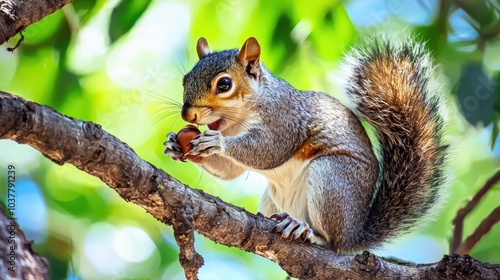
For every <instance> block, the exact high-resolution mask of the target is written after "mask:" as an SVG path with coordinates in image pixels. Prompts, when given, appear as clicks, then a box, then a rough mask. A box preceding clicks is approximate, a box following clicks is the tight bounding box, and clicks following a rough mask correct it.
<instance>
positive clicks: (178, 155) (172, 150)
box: [163, 132, 186, 161]
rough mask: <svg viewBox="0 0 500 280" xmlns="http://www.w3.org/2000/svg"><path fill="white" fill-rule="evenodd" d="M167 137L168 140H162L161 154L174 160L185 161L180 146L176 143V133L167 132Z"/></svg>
mask: <svg viewBox="0 0 500 280" xmlns="http://www.w3.org/2000/svg"><path fill="white" fill-rule="evenodd" d="M167 139H168V140H166V141H164V142H163V146H165V150H164V151H163V154H164V155H166V156H169V157H172V159H173V160H175V161H186V158H185V157H184V154H183V153H182V150H181V146H180V145H179V143H177V134H176V133H175V132H169V133H168V134H167Z"/></svg>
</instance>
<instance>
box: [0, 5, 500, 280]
mask: <svg viewBox="0 0 500 280" xmlns="http://www.w3.org/2000/svg"><path fill="white" fill-rule="evenodd" d="M469 2H471V3H473V4H472V5H467V3H469ZM457 3H461V5H460V6H458V5H457ZM464 3H465V4H464ZM499 7H500V5H499V3H498V1H489V2H483V1H443V2H440V1H431V0H427V1H402V0H399V1H398V0H378V1H368V0H366V1H361V0H359V1H347V2H340V1H324V0H323V1H264V0H261V1H257V0H250V1H244V0H222V1H193V0H191V1H169V0H158V1H127V0H123V1H83V0H76V1H75V2H74V3H73V4H71V5H68V6H67V7H65V8H64V9H63V10H59V11H57V12H56V13H54V14H52V15H50V16H48V17H46V18H44V19H43V20H42V21H40V22H38V23H36V24H34V25H32V26H30V27H28V28H27V29H26V30H25V32H24V36H25V40H24V42H23V43H22V44H21V47H20V48H19V49H17V50H15V51H14V53H9V52H7V51H4V50H0V90H3V91H7V92H10V93H13V94H17V95H20V96H22V97H24V98H27V99H30V100H34V101H36V102H38V103H40V104H45V105H48V106H51V107H53V108H55V109H56V110H57V111H59V112H61V113H64V114H66V115H69V116H72V117H75V118H80V119H84V120H87V121H93V122H95V123H98V124H100V125H102V127H103V128H104V129H105V130H107V131H108V132H110V133H112V134H114V135H115V136H117V137H118V138H120V139H121V140H122V141H124V142H126V143H127V144H128V145H130V146H131V147H132V148H133V149H134V150H135V151H136V152H137V153H138V154H139V156H141V157H142V158H143V159H145V160H147V161H149V162H151V163H153V164H154V165H156V166H158V167H160V168H162V169H164V170H165V171H166V172H168V173H169V174H171V175H173V176H174V177H176V178H178V179H179V180H181V181H182V182H183V183H186V184H189V185H190V186H192V187H194V188H200V189H203V190H204V191H206V192H208V193H211V194H214V195H217V196H220V197H221V198H222V199H224V200H225V201H228V202H231V203H233V204H235V205H238V206H242V207H244V208H246V209H247V210H249V211H252V212H256V211H257V205H258V201H259V197H260V194H261V193H262V191H263V185H264V184H265V182H264V181H263V179H262V178H261V177H259V176H254V175H250V176H246V175H245V176H243V178H240V179H237V180H234V181H231V182H221V181H219V180H215V179H213V178H212V177H211V176H210V175H209V174H207V173H205V172H201V171H200V170H199V169H198V168H197V167H195V166H194V165H193V164H191V163H175V162H173V161H172V160H171V159H169V158H167V157H165V156H163V154H162V151H163V146H162V144H161V143H162V142H163V141H164V139H165V134H166V133H167V132H170V131H178V130H179V129H180V128H181V127H182V126H183V125H184V124H185V123H184V122H183V121H182V120H181V118H180V115H179V113H180V106H179V104H180V102H182V85H181V80H182V76H183V75H184V74H185V73H186V72H187V71H189V69H190V68H191V67H192V66H193V65H194V64H195V63H196V61H197V56H196V51H195V44H196V40H197V39H198V38H199V37H200V36H204V37H206V38H207V40H208V42H209V45H210V47H211V49H212V50H221V49H227V48H239V47H240V46H241V45H242V44H243V42H244V41H245V39H246V38H248V37H249V36H255V37H256V38H257V39H258V40H259V43H260V44H261V47H262V54H261V59H262V61H263V62H264V63H265V64H266V65H267V67H268V68H269V69H271V71H272V72H273V73H274V74H275V75H276V76H279V77H281V78H283V79H285V80H287V81H288V82H290V83H291V84H292V85H293V86H295V87H296V88H299V89H313V90H318V91H325V92H329V93H332V95H335V94H336V92H338V90H339V89H338V87H337V86H336V84H335V79H336V77H338V71H339V67H338V66H339V65H338V62H339V59H340V58H341V56H342V54H343V53H345V52H346V51H348V50H349V48H350V47H351V46H352V45H353V44H355V42H356V41H357V40H358V39H360V38H364V37H366V36H369V35H372V34H373V33H374V32H378V31H384V32H402V33H413V34H417V38H419V40H421V41H424V42H426V44H427V46H428V48H429V50H430V51H431V52H432V56H433V58H434V60H435V62H436V64H439V66H438V67H437V68H438V70H439V71H441V72H443V73H444V74H445V78H444V84H445V85H444V87H445V88H447V89H448V91H449V92H450V95H451V96H452V98H451V100H450V102H449V104H447V107H448V108H449V119H450V121H449V122H450V123H449V127H450V128H449V132H448V135H449V139H450V141H451V142H452V143H453V147H454V154H453V159H452V162H453V166H451V167H450V176H451V177H452V178H454V179H453V184H452V186H450V188H449V189H447V190H446V192H447V194H448V199H447V200H446V201H443V202H441V204H442V207H441V210H440V211H438V212H437V213H436V215H435V217H434V219H430V221H429V222H428V223H426V224H425V225H423V226H422V227H421V230H419V231H416V232H415V233H412V234H409V235H405V236H403V237H401V238H400V240H397V241H395V242H393V243H391V244H389V245H387V246H386V247H384V248H383V249H381V250H378V251H377V252H378V253H380V254H383V255H390V256H397V257H399V258H401V259H405V260H411V261H415V262H433V261H437V260H439V258H440V257H441V256H442V254H445V253H447V246H448V243H449V240H450V237H451V232H452V229H453V227H452V224H451V221H452V220H453V217H454V215H455V214H456V211H457V210H458V209H459V207H461V206H463V205H464V203H465V202H466V201H467V199H469V198H470V196H471V195H472V194H473V193H475V191H477V189H478V188H479V187H480V186H481V185H482V184H484V182H485V181H486V180H487V178H488V177H489V176H491V175H492V174H493V173H494V172H495V171H496V170H498V168H499V166H500V144H497V145H495V142H498V141H497V138H496V136H497V135H498V125H499V116H500V114H499V111H500V101H499V97H500V91H499V83H500V72H499V69H500V40H499V39H498V36H497V34H498V33H499V32H500V23H499V20H498V16H497V15H498V12H499V10H500V8H499ZM18 39H19V36H16V37H14V38H12V39H11V40H10V41H9V43H8V44H4V46H2V47H3V48H4V49H5V48H6V47H8V46H13V45H14V44H15V43H16V42H17V40H18ZM8 164H12V165H14V166H15V167H16V171H17V175H18V179H17V182H16V195H17V206H16V215H17V217H18V220H19V223H20V225H21V227H22V228H23V230H24V231H25V233H26V235H27V237H28V239H33V240H34V241H35V245H34V248H35V250H36V251H37V252H38V253H40V254H41V255H43V256H45V257H47V258H48V260H49V261H50V265H51V271H50V279H182V278H183V272H182V270H181V268H180V266H179V264H178V261H177V245H176V244H175V240H174V238H173V235H172V230H171V228H169V227H166V226H164V225H163V224H160V223H159V222H157V221H156V220H155V219H153V218H151V217H150V216H149V215H148V214H146V213H145V211H144V210H143V209H141V208H139V207H136V206H134V205H132V204H129V203H126V202H125V201H122V200H121V199H120V198H119V197H118V195H117V194H116V193H115V192H114V191H113V190H111V189H110V188H108V187H107V186H105V185H104V184H103V183H102V182H100V181H99V180H98V179H96V178H94V177H91V176H89V175H87V174H85V173H83V172H81V171H79V170H77V169H76V168H74V167H73V166H69V165H64V166H58V165H56V164H54V163H53V162H51V161H49V160H47V159H45V158H44V157H43V156H41V155H40V153H39V152H37V151H36V150H34V149H32V148H31V147H28V146H25V145H19V144H17V143H15V142H13V141H7V140H1V141H0V170H2V168H3V170H4V171H0V180H1V181H0V182H4V183H0V198H1V200H4V199H5V197H6V188H5V187H6V185H7V184H6V174H7V165H8ZM498 196H499V190H498V187H497V188H495V189H493V190H492V191H491V192H490V193H489V194H488V195H487V197H486V198H485V199H484V201H482V202H481V204H480V205H479V206H478V208H477V209H475V210H474V211H473V212H472V214H471V215H470V216H469V217H468V219H467V220H466V223H465V235H467V234H470V233H471V232H472V231H473V230H474V229H475V227H476V226H477V225H478V224H479V223H480V221H481V220H482V219H483V218H484V217H485V216H486V215H487V214H489V213H490V211H491V210H492V209H493V208H494V207H496V206H498V204H499V201H500V200H499V199H498ZM499 237H500V227H499V226H498V225H497V226H495V227H493V229H492V231H491V232H490V233H489V234H488V235H487V236H485V237H484V238H483V240H481V242H480V243H479V244H478V245H477V246H476V247H475V248H474V250H473V251H472V253H471V255H472V256H474V257H476V258H478V259H480V260H483V261H487V262H491V263H499V262H500V238H499ZM196 248H197V250H198V251H199V252H200V253H201V254H202V255H203V257H204V258H205V265H204V266H203V267H202V269H201V270H200V278H201V279H224V278H227V279H284V278H285V276H286V274H285V273H284V272H283V271H282V270H281V269H280V268H279V267H278V266H277V265H276V264H274V263H272V262H270V261H268V260H265V259H263V258H261V257H258V256H255V255H252V254H249V253H245V252H241V251H239V250H237V249H234V248H227V247H225V246H221V245H217V244H214V243H213V242H211V241H210V240H207V239H206V238H204V237H201V236H198V237H197V241H196Z"/></svg>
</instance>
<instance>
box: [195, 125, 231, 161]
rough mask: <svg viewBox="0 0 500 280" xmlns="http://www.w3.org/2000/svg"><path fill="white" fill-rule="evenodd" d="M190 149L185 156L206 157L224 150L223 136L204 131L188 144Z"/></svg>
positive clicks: (218, 132)
mask: <svg viewBox="0 0 500 280" xmlns="http://www.w3.org/2000/svg"><path fill="white" fill-rule="evenodd" d="M190 143H191V146H192V149H191V151H189V152H188V153H187V154H186V155H189V156H200V157H207V156H210V155H213V154H216V153H223V152H225V150H226V141H225V139H224V136H222V134H221V133H220V131H217V130H205V131H204V132H203V133H202V134H200V135H199V136H198V137H196V138H195V139H194V140H193V141H191V142H190Z"/></svg>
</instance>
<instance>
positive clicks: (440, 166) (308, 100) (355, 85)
mask: <svg viewBox="0 0 500 280" xmlns="http://www.w3.org/2000/svg"><path fill="white" fill-rule="evenodd" d="M196 50H197V53H198V57H199V59H200V60H199V61H198V63H197V64H196V65H195V66H194V68H193V69H192V70H191V71H190V72H189V73H187V74H186V75H185V76H184V78H183V82H182V83H183V86H184V95H183V98H184V104H183V106H182V112H181V115H182V118H183V119H184V120H185V121H187V122H190V123H192V124H197V125H208V130H206V131H204V132H203V133H201V134H200V135H199V136H198V137H197V138H195V139H194V140H193V141H191V143H190V144H191V147H192V149H191V151H190V152H188V153H187V154H184V153H183V152H182V151H181V149H180V146H179V144H178V142H177V134H176V133H174V132H171V133H168V134H167V138H168V139H167V141H165V142H164V143H163V144H164V146H165V151H164V153H165V155H167V156H170V157H172V158H173V159H175V160H185V159H189V160H192V161H193V162H195V163H196V164H198V165H199V166H201V167H202V168H203V169H205V170H206V171H208V172H209V173H211V174H213V175H214V176H217V177H219V178H222V179H226V180H230V179H234V178H236V177H238V176H240V175H241V174H243V173H244V172H245V171H247V170H252V171H256V172H258V173H261V174H263V175H264V176H265V177H266V178H267V180H268V182H269V184H268V187H267V189H266V191H265V193H264V195H263V196H262V199H261V202H260V207H259V211H260V212H261V213H263V214H264V215H266V216H268V217H271V218H272V219H274V220H276V221H278V224H277V225H276V227H275V228H274V231H276V232H278V233H281V236H282V237H283V238H292V239H299V238H300V239H303V240H305V241H307V242H311V243H317V244H320V245H322V246H326V247H329V248H331V249H334V250H337V251H341V252H353V251H359V250H364V249H369V248H372V247H374V246H377V245H379V244H381V243H382V242H384V241H386V240H388V239H390V238H393V237H395V236H398V235H399V234H401V233H402V232H406V231H408V230H410V229H411V228H412V227H413V226H415V223H416V221H418V220H419V219H420V218H422V217H423V216H425V215H426V214H428V212H430V209H431V208H432V207H433V206H434V205H435V204H436V203H437V202H438V200H439V198H440V192H441V189H442V188H443V182H444V181H445V175H446V174H445V173H446V172H445V171H446V170H445V166H446V164H445V163H446V160H447V157H448V154H449V152H448V150H449V149H448V145H447V143H446V141H445V140H443V125H444V118H443V115H442V114H441V113H440V110H441V108H442V106H443V101H441V98H440V94H442V92H441V90H440V88H439V86H435V85H434V84H433V83H432V76H433V74H434V73H433V71H434V70H433V66H432V63H431V58H430V55H429V54H428V53H427V52H426V51H425V49H424V47H423V45H422V44H419V43H414V42H412V41H411V40H408V41H404V42H391V41H390V40H378V41H377V40H374V41H373V42H371V46H370V47H369V48H368V49H366V50H362V51H361V50H353V51H351V53H350V54H349V55H347V56H346V58H345V60H344V68H343V69H344V75H345V77H344V79H343V87H344V90H345V94H346V96H347V97H348V103H349V104H347V105H350V106H349V108H350V109H349V108H348V107H346V106H345V105H343V104H342V103H341V102H339V101H338V100H337V99H336V98H333V97H331V96H329V95H327V94H325V93H321V92H315V91H303V90H297V89H295V88H293V87H292V86H291V85H290V84H288V83H287V82H285V81H283V80H281V79H279V78H277V77H275V76H274V75H273V74H272V73H271V72H270V71H269V70H268V69H267V68H266V67H265V66H264V65H263V63H262V62H261V61H260V52H261V48H260V45H259V43H258V42H257V40H256V39H255V38H253V37H251V38H249V39H247V40H246V42H245V43H244V44H243V46H242V47H241V49H239V50H238V49H232V50H224V51H219V52H210V49H209V47H208V43H207V41H206V39H205V38H203V37H202V38H200V39H199V40H198V43H197V47H196ZM358 118H359V119H363V120H365V121H366V122H367V123H369V124H370V125H371V126H372V127H374V129H375V130H376V134H377V136H378V145H379V149H380V152H379V154H380V155H379V156H378V157H377V156H376V155H375V152H374V149H373V147H372V143H371V142H370V139H369V137H368V136H367V133H366V131H365V129H364V127H363V126H362V124H361V122H360V120H359V119H358Z"/></svg>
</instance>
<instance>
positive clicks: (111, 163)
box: [0, 92, 500, 279]
mask: <svg viewBox="0 0 500 280" xmlns="http://www.w3.org/2000/svg"><path fill="white" fill-rule="evenodd" d="M0 138H2V139H12V140H14V141H17V142H18V143H23V144H28V145H30V146H32V147H34V148H35V149H37V150H39V151H40V152H42V153H43V154H44V156H46V157H47V158H49V159H51V160H52V161H54V162H55V163H57V164H64V163H70V164H73V165H74V166H76V167H77V168H79V169H81V170H82V171H84V172H86V173H88V174H91V175H94V176H96V177H98V178H100V179H101V180H102V181H103V182H105V183H106V184H107V185H108V186H110V187H111V188H113V189H114V190H115V191H116V192H117V193H118V194H119V195H120V196H121V197H122V198H123V199H125V200H126V201H129V202H132V203H134V204H137V205H139V206H140V207H143V208H144V209H146V210H147V211H148V212H149V213H150V214H151V215H152V216H154V217H155V218H156V219H158V220H159V221H161V222H163V223H165V224H167V225H176V223H178V222H180V223H184V222H185V221H184V220H183V219H187V220H188V221H190V222H191V221H192V227H193V228H194V229H195V230H196V231H198V232H199V233H200V234H202V235H204V236H206V237H208V238H210V239H211V240H213V241H215V242H217V243H221V244H224V245H227V246H233V247H238V248H240V249H242V250H245V251H248V252H252V253H255V254H257V255H260V256H263V257H265V258H268V259H270V260H272V261H274V262H276V263H278V264H279V265H280V266H281V267H282V268H283V269H284V270H285V271H287V272H288V274H289V275H290V276H292V277H296V278H301V279H347V278H351V279H352V278H356V279H359V278H362V279H368V278H370V279H381V278H383V279H387V278H394V277H397V278H414V279H419V278H428V279H437V278H442V277H451V278H453V277H458V278H460V277H464V276H467V277H476V278H477V279H492V278H498V277H499V276H500V265H488V264H482V263H481V262H479V261H477V260H475V259H473V258H471V257H470V256H451V257H448V256H445V257H444V258H443V260H441V261H440V262H438V263H434V264H425V265H412V264H401V263H395V262H391V261H388V260H385V259H382V258H378V257H377V256H375V255H373V254H370V253H368V252H364V253H363V254H360V255H357V256H347V255H341V254H337V253H335V252H333V251H331V250H328V249H325V248H323V247H320V246H316V245H310V244H306V243H302V242H300V241H288V240H284V239H282V238H280V236H279V235H278V234H273V233H271V229H272V228H273V226H274V225H275V224H276V222H274V221H272V220H270V219H268V218H265V217H264V216H262V215H261V214H257V215H254V214H251V213H249V212H247V211H245V210H244V209H242V208H239V207H236V206H233V205H231V204H228V203H225V202H223V201H222V200H220V199H219V198H217V197H214V196H211V195H209V194H206V193H204V192H202V191H199V190H194V189H191V188H189V187H187V186H186V185H184V184H182V183H180V182H179V181H177V180H176V179H174V178H172V177H171V176H170V175H168V174H167V173H165V172H163V171H162V170H159V169H157V168H156V167H154V166H152V165H151V164H150V163H148V162H145V161H143V160H142V159H140V158H139V157H138V156H137V155H136V154H135V153H134V151H133V150H132V149H131V148H130V147H129V146H128V145H126V144H125V143H123V142H121V141H120V140H119V139H117V138H116V137H114V136H112V135H110V134H109V133H107V132H106V131H104V130H102V129H101V127H100V126H99V125H97V124H94V123H91V122H85V121H81V120H76V119H73V118H71V117H67V116H63V115H61V114H59V113H57V112H55V111H54V110H53V109H51V108H49V107H46V106H42V105H38V104H36V103H34V102H30V101H26V100H24V99H22V98H20V97H16V96H12V95H10V94H8V93H3V92H0ZM180 216H182V217H183V218H182V220H181V219H179V217H180ZM176 227H177V225H176ZM187 228H189V226H188V227H187Z"/></svg>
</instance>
